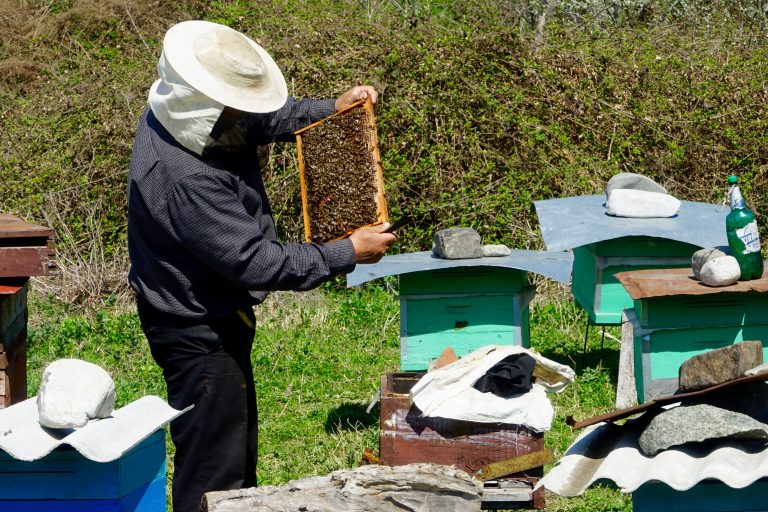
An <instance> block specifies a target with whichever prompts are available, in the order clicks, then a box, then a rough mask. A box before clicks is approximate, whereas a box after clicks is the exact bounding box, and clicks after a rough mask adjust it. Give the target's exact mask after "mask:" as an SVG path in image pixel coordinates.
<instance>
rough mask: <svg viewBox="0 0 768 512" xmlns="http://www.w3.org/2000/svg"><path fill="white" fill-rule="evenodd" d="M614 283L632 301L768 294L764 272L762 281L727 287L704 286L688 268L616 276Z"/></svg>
mask: <svg viewBox="0 0 768 512" xmlns="http://www.w3.org/2000/svg"><path fill="white" fill-rule="evenodd" d="M614 276H615V277H616V279H618V280H619V282H620V283H621V284H622V285H623V286H624V288H626V290H627V293H629V296H630V297H632V299H633V300H638V299H648V298H655V297H667V296H677V295H711V294H715V293H728V292H742V293H744V292H760V293H762V292H768V269H766V271H765V273H764V274H763V277H761V278H760V279H754V280H752V281H739V282H737V283H736V284H732V285H730V286H707V285H705V284H704V283H702V282H701V281H699V280H698V279H696V278H695V277H694V276H693V270H692V269H690V268H659V269H656V268H654V269H646V270H632V271H629V272H617V273H616V274H614Z"/></svg>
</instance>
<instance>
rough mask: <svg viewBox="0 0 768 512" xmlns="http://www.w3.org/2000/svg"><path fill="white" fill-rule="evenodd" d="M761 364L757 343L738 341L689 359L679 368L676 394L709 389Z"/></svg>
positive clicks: (761, 351) (761, 352) (761, 357)
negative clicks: (678, 388) (678, 390)
mask: <svg viewBox="0 0 768 512" xmlns="http://www.w3.org/2000/svg"><path fill="white" fill-rule="evenodd" d="M761 364H763V346H762V344H761V343H760V342H759V341H742V342H741V343H735V344H733V345H729V346H727V347H722V348H718V349H715V350H710V351H708V352H704V353H703V354H699V355H696V356H693V357H691V358H690V359H688V360H687V361H685V362H684V363H683V364H682V365H680V382H679V386H680V391H682V392H684V393H687V392H689V391H696V390H698V389H704V388H709V387H712V386H715V385H717V384H722V383H724V382H728V381H731V380H734V379H737V378H739V377H741V376H743V375H744V373H745V372H746V371H747V370H749V369H751V368H754V367H755V366H759V365H761Z"/></svg>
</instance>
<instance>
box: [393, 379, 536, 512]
mask: <svg viewBox="0 0 768 512" xmlns="http://www.w3.org/2000/svg"><path fill="white" fill-rule="evenodd" d="M423 375H424V374H423V373H420V372H403V373H390V374H387V375H384V376H382V378H381V412H380V421H379V429H380V432H381V439H380V449H379V452H380V456H381V461H382V462H383V463H384V464H387V465H390V466H399V465H403V464H412V463H418V462H429V463H432V464H445V465H449V466H454V467H456V468H458V469H461V470H462V471H466V472H467V473H469V474H470V475H474V474H475V473H476V472H477V471H478V470H481V469H483V467H485V466H487V465H489V464H492V463H496V462H503V461H506V460H510V459H514V458H515V457H519V456H523V455H527V454H530V453H533V452H537V451H539V450H542V449H543V448H544V435H543V434H541V433H536V432H534V431H532V430H530V429H528V428H526V427H524V426H522V425H513V424H505V423H475V422H470V421H460V420H452V419H446V418H434V417H426V416H423V415H422V413H421V411H420V410H419V409H418V408H417V407H416V406H415V405H413V404H412V403H411V399H410V396H409V394H408V393H409V392H410V390H411V388H412V387H413V386H414V385H415V384H416V382H418V380H419V379H420V378H421V377H422V376H423ZM543 474H544V468H543V467H542V466H538V467H534V468H531V469H529V470H527V471H522V472H520V473H515V474H511V475H506V476H504V477H501V478H498V479H496V480H493V481H488V482H486V483H485V489H484V491H483V503H482V508H483V509H491V510H496V509H508V508H515V509H517V508H532V509H543V508H544V505H545V502H544V492H543V491H544V489H538V490H536V491H534V490H533V487H534V486H535V485H536V483H537V482H538V481H539V479H540V478H541V477H542V475H543Z"/></svg>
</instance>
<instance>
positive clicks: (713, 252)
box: [691, 248, 727, 279]
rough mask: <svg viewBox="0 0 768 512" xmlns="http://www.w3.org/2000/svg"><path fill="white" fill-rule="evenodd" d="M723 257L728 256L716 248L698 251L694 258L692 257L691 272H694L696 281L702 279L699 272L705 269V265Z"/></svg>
mask: <svg viewBox="0 0 768 512" xmlns="http://www.w3.org/2000/svg"><path fill="white" fill-rule="evenodd" d="M723 256H727V254H725V253H724V252H723V251H721V250H720V249H715V248H709V249H699V250H698V251H696V252H695V253H693V256H691V270H693V276H694V277H695V278H696V279H701V278H700V277H699V271H700V270H701V267H703V266H704V264H705V263H706V262H708V261H709V260H714V259H716V258H722V257H723Z"/></svg>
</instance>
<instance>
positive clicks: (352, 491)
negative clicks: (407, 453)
mask: <svg viewBox="0 0 768 512" xmlns="http://www.w3.org/2000/svg"><path fill="white" fill-rule="evenodd" d="M482 492H483V484H482V483H481V482H480V481H479V480H475V479H472V478H470V477H469V475H468V474H467V473H465V472H464V471H461V470H459V469H456V468H454V467H453V466H442V465H438V464H407V465H404V466H394V467H391V466H383V465H368V466H360V467H358V468H354V469H346V470H341V471H334V472H333V473H331V474H329V475H327V476H313V477H308V478H302V479H300V480H292V481H290V482H288V483H287V484H285V485H282V486H279V487H275V486H261V487H253V488H249V489H237V490H233V491H216V492H209V493H207V494H205V496H204V497H203V508H202V510H203V512H302V511H312V512H339V511H345V512H409V511H410V512H417V511H427V510H438V511H440V512H472V511H479V510H480V505H481V501H482Z"/></svg>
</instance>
